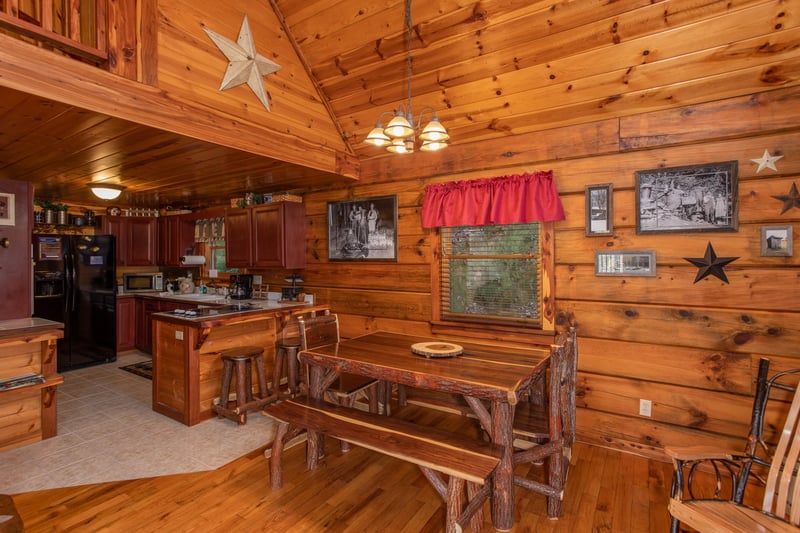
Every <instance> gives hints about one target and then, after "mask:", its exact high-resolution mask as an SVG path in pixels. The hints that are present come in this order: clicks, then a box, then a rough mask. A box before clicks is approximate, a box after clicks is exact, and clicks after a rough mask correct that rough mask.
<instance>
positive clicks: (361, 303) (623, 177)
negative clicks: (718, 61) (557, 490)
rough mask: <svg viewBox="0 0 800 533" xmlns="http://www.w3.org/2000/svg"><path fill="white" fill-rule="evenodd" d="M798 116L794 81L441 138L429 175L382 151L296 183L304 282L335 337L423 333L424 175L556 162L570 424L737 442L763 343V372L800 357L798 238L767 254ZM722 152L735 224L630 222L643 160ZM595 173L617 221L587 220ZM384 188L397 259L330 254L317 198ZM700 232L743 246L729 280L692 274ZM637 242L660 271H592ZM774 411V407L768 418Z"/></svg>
mask: <svg viewBox="0 0 800 533" xmlns="http://www.w3.org/2000/svg"><path fill="white" fill-rule="evenodd" d="M798 124H800V90H798V89H796V88H785V89H780V90H775V91H770V92H764V93H759V94H754V95H748V96H744V97H736V98H730V99H721V100H719V101H716V102H710V103H706V104H702V105H697V106H683V107H676V108H674V109H671V110H668V111H660V112H654V113H648V114H643V115H634V116H630V117H624V118H621V119H614V120H606V121H602V122H599V123H597V122H594V123H587V124H582V125H575V126H568V127H564V128H558V129H553V130H549V131H546V132H540V133H538V134H536V135H535V136H533V135H532V136H515V137H512V138H510V139H509V140H506V141H505V142H504V143H503V144H502V148H501V145H500V144H499V143H492V142H487V143H486V144H485V145H484V146H482V147H474V146H473V147H470V148H472V149H471V150H469V149H466V148H463V147H451V148H449V149H448V150H446V151H445V152H449V153H447V154H446V155H445V156H441V157H447V158H448V159H447V161H448V167H445V168H447V169H452V172H449V173H445V172H443V171H441V170H440V171H439V172H438V173H437V175H435V176H432V175H431V170H430V169H431V168H435V167H437V165H431V164H430V162H429V161H426V160H424V159H423V158H422V157H424V156H421V155H419V154H415V155H414V156H412V158H414V159H411V158H409V159H405V160H403V159H400V158H398V157H396V158H393V159H386V158H382V159H376V160H373V161H371V162H368V163H367V164H365V165H363V166H362V171H363V172H364V173H363V174H362V183H363V185H361V186H358V187H352V188H348V189H337V190H317V191H313V192H310V193H308V194H306V196H305V202H306V209H307V243H308V244H307V246H308V267H307V268H306V269H305V271H304V278H305V282H306V283H305V286H306V288H307V290H308V291H310V292H313V293H315V294H316V295H317V298H318V299H319V300H321V301H324V302H328V303H330V305H331V308H332V309H333V311H335V312H337V313H339V316H340V317H341V320H342V333H343V335H344V336H347V337H349V336H354V335H358V334H362V333H364V332H367V331H372V330H376V329H386V330H392V331H404V332H409V333H421V334H427V333H430V325H429V320H430V317H431V309H432V305H433V302H432V301H431V287H430V284H431V277H430V276H431V271H430V263H431V260H432V257H433V252H432V250H431V240H432V235H431V233H430V232H429V231H424V230H423V229H422V228H421V222H420V208H421V202H422V198H423V192H424V187H425V185H426V184H428V183H433V182H441V181H452V180H459V179H474V178H478V177H488V176H493V175H503V174H511V173H517V172H524V171H531V170H547V169H553V171H554V174H555V178H556V183H557V187H558V190H559V194H560V195H561V198H562V201H563V203H564V206H565V210H566V213H567V217H566V220H564V221H562V222H558V223H557V224H556V237H555V246H556V303H557V309H558V313H559V315H560V317H561V319H562V321H563V320H564V319H565V318H566V317H571V319H572V320H574V321H575V322H576V323H577V324H578V333H579V337H580V360H579V374H578V381H579V383H578V405H579V416H578V436H579V439H580V440H583V441H587V442H591V443H594V444H599V445H603V446H609V447H613V448H618V449H624V450H628V451H632V452H634V453H639V454H644V455H648V456H654V457H663V456H662V448H663V446H665V445H668V444H685V443H689V442H692V443H698V444H701V443H702V444H715V445H723V446H733V447H741V446H742V445H743V442H744V441H743V438H744V436H745V435H746V434H747V431H748V426H749V417H750V408H751V403H752V392H753V380H754V375H755V372H756V368H757V364H758V358H759V357H761V356H768V357H770V358H771V359H772V361H773V363H772V369H773V371H777V370H781V369H785V368H791V367H793V366H799V365H800V360H798V359H797V358H798V356H800V354H798V350H797V346H798V345H800V327H799V326H798V311H800V302H798V299H797V297H796V296H797V294H798V289H800V269H799V268H798V263H800V260H799V259H798V257H800V253H797V252H796V253H795V255H794V256H792V257H762V256H761V226H764V225H794V224H795V223H796V222H797V221H798V218H800V209H790V210H789V211H787V212H785V213H783V214H781V210H782V207H783V203H782V202H781V201H779V200H776V199H774V198H772V197H773V196H779V195H785V194H788V193H789V190H790V188H791V186H792V184H793V183H795V181H796V180H797V178H798V173H800V149H799V148H800V144H799V143H798V141H797V134H798V129H800V128H798ZM567 147H568V149H567ZM501 149H502V152H500V150H501ZM765 149H767V150H769V151H770V153H771V154H777V155H784V157H783V159H781V160H779V161H778V162H777V164H776V166H777V168H778V171H773V170H770V169H765V170H762V171H761V172H757V164H756V163H754V162H752V161H751V159H755V158H759V157H761V155H762V154H763V152H764V150H765ZM459 150H463V151H459ZM556 152H557V154H558V155H557V156H556V155H554V154H555V153H556ZM521 153H524V154H525V155H524V156H523V157H522V158H520V157H519V154H521ZM508 154H513V156H512V157H511V159H513V160H514V163H515V164H514V166H509V165H508V162H507V160H508V159H509V157H507V156H508ZM425 156H428V154H425ZM462 156H463V157H462ZM433 157H435V158H436V157H440V154H435V155H434V156H433ZM526 159H527V162H526ZM732 160H735V161H738V166H739V172H738V180H739V195H738V198H737V200H738V204H739V227H738V231H735V232H727V233H679V234H646V235H637V232H636V213H635V172H636V171H637V170H643V169H651V168H657V167H659V166H665V167H672V166H681V165H692V164H701V163H710V162H716V161H732ZM478 161H479V162H480V163H478ZM403 163H406V164H405V166H403ZM389 165H391V170H389V168H390V167H389ZM475 167H481V168H483V170H472V168H475ZM492 167H494V168H492ZM438 168H440V169H441V168H442V167H438ZM403 175H405V176H407V177H408V178H406V179H403V177H402V176H403ZM596 183H612V184H613V185H614V198H613V206H614V234H613V235H611V236H604V237H587V236H586V234H585V220H586V217H585V189H584V188H585V186H586V185H587V184H596ZM389 194H396V195H397V199H398V206H399V207H398V262H397V263H396V264H395V263H388V264H387V263H354V262H347V263H335V262H330V261H328V260H327V256H328V250H327V228H326V205H327V202H331V201H340V200H346V199H352V198H368V197H372V196H384V195H389ZM794 240H795V246H794V247H795V249H797V248H798V245H799V244H800V243H798V238H797V236H796V235H795V239H794ZM709 241H710V242H711V243H712V244H713V246H714V249H715V251H716V253H717V254H718V255H719V256H731V257H738V259H737V260H736V261H734V262H733V263H731V264H730V265H728V266H727V267H725V272H726V274H727V276H728V278H729V280H730V283H729V284H726V283H723V282H722V281H721V280H719V279H717V278H715V277H713V276H712V277H709V278H706V279H703V280H702V281H700V282H698V283H694V279H695V276H696V274H697V271H698V269H697V268H696V267H694V266H692V265H691V264H690V263H688V262H687V261H686V260H685V259H684V258H685V257H702V256H703V254H704V253H705V249H706V245H707V243H708V242H709ZM640 249H642V250H655V252H656V262H657V276H656V277H597V276H595V275H594V252H595V251H596V250H607V251H608V250H640ZM265 274H267V273H265ZM639 399H649V400H651V401H652V402H653V403H652V416H651V417H649V418H648V417H642V416H639V414H638V413H639ZM779 418H780V417H779V415H772V420H771V422H770V425H769V428H768V433H769V432H771V431H773V430H774V425H775V423H776V422H777V420H779Z"/></svg>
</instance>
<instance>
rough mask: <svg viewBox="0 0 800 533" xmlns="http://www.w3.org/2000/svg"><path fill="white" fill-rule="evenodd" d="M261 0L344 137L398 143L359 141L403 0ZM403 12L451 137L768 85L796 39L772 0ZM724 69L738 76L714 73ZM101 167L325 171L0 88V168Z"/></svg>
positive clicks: (185, 186)
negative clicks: (764, 74)
mask: <svg viewBox="0 0 800 533" xmlns="http://www.w3.org/2000/svg"><path fill="white" fill-rule="evenodd" d="M270 2H271V4H272V7H273V9H275V11H276V13H277V14H278V17H279V19H280V20H281V21H282V22H283V24H284V26H285V28H286V31H287V34H288V36H289V38H290V39H291V40H293V41H294V44H295V46H296V49H297V51H298V53H299V56H300V58H301V60H302V61H303V62H304V63H305V66H306V68H307V70H308V72H309V73H310V76H311V78H312V80H313V82H314V83H315V84H316V86H317V87H318V90H319V93H320V96H321V98H322V100H323V101H324V103H325V105H326V106H327V108H328V109H329V111H330V113H331V115H332V116H333V118H334V121H335V123H336V125H337V127H338V128H339V130H340V133H341V135H342V138H343V139H344V141H345V145H346V149H348V150H350V151H352V152H353V153H354V154H355V155H356V156H357V157H358V158H359V159H361V160H362V161H365V160H368V159H371V158H375V157H395V158H397V157H406V156H399V155H391V154H388V153H387V152H386V151H385V150H383V149H381V148H377V147H373V146H369V145H365V144H364V143H363V142H362V141H363V139H364V137H365V136H366V135H367V134H368V133H369V131H370V130H371V129H372V128H373V127H374V125H375V122H376V120H377V119H378V118H379V115H380V114H381V112H383V111H394V110H396V109H398V107H399V105H400V104H401V103H404V102H405V99H406V91H407V68H406V46H407V42H406V35H405V32H404V29H405V18H404V10H405V5H404V3H405V2H404V0H380V1H378V0H373V1H370V2H364V1H360V0H270ZM742 21H748V23H746V24H742ZM412 22H413V34H412V48H413V50H412V56H413V77H412V107H413V110H414V111H415V113H418V112H419V111H421V110H422V109H423V108H424V107H427V106H430V107H431V108H433V109H435V110H436V112H437V113H438V116H439V119H440V120H441V123H442V124H443V125H444V126H445V127H446V128H447V130H448V131H449V133H450V135H451V144H452V145H461V144H467V143H475V142H479V141H484V140H487V139H500V138H503V137H506V136H509V135H517V134H522V133H528V132H534V131H541V130H545V129H549V128H554V127H558V126H563V125H568V124H572V123H576V122H587V121H591V120H593V119H596V120H600V119H606V118H609V117H616V116H625V115H631V114H635V113H641V112H646V111H652V110H655V109H663V108H666V107H670V106H674V105H687V104H691V103H699V102H703V101H710V100H715V99H720V98H725V97H730V96H738V95H741V94H748V93H751V92H754V91H755V90H758V89H760V88H761V89H763V86H762V87H759V86H758V84H757V83H756V84H754V83H751V82H750V81H749V80H751V79H758V78H759V74H758V73H757V72H756V70H758V71H760V70H762V69H763V63H764V59H763V54H772V55H774V58H775V61H776V62H778V61H782V60H785V58H786V55H787V54H794V56H795V57H796V53H795V52H793V50H795V49H796V48H797V41H798V40H800V38H798V34H797V30H796V29H795V28H791V27H790V25H789V24H788V22H789V18H787V17H786V16H785V5H784V4H783V3H782V2H780V1H776V0H742V1H739V2H735V3H732V2H728V1H715V0H706V1H702V2H701V1H697V0H671V1H670V0H663V1H654V0H617V1H615V2H609V1H605V0H562V1H556V0H546V1H541V0H484V1H480V2H477V1H466V0H437V1H425V2H423V1H421V0H418V1H416V2H414V4H413V9H412ZM756 51H758V54H757V53H755V52H756ZM759 54H762V56H761V57H760V58H759V57H758V55H759ZM733 71H735V72H738V73H741V76H740V79H741V80H743V81H742V82H741V83H739V84H735V83H734V82H732V81H729V78H730V76H727V77H723V76H724V75H726V73H728V74H729V73H730V72H733ZM384 124H385V119H384ZM418 155H419V154H415V155H414V156H412V157H417V156H418ZM232 162H235V165H234V164H232ZM97 166H103V167H104V168H110V169H116V171H117V172H119V173H120V174H125V175H126V176H127V178H126V183H128V184H129V190H128V192H127V194H126V201H127V202H128V203H131V204H141V205H159V204H164V203H171V204H182V203H185V204H189V205H197V204H202V203H204V202H205V203H208V202H209V201H212V202H213V201H214V199H218V198H220V197H225V198H227V197H230V196H236V195H237V194H241V193H242V192H244V191H246V190H253V189H258V190H264V191H278V190H299V189H303V188H304V187H308V186H310V185H311V184H319V183H320V181H319V180H320V179H327V180H335V179H336V177H335V176H334V175H331V174H329V173H324V172H316V171H309V169H306V168H304V167H299V166H297V165H290V164H286V163H283V162H280V161H276V160H273V159H267V158H263V157H260V156H255V155H252V154H246V153H243V152H240V151H238V150H234V149H232V148H224V147H219V146H214V145H211V144H209V143H203V142H199V141H196V140H193V139H190V138H188V137H182V136H180V135H175V134H173V133H167V132H162V131H158V130H155V129H153V128H150V127H143V126H140V125H137V124H135V123H132V122H129V121H125V120H120V119H114V118H110V117H107V116H103V115H98V114H96V113H92V112H89V111H86V110H84V109H77V108H74V107H70V106H67V105H63V104H59V103H57V102H52V101H49V100H45V99H42V98H37V97H34V96H30V95H26V94H24V93H20V92H17V91H11V90H8V89H3V90H2V92H0V176H5V177H9V178H15V179H26V180H30V181H34V183H35V184H36V187H37V193H38V194H40V195H43V196H52V197H58V198H61V199H64V200H68V201H69V200H73V201H82V200H85V199H86V198H87V197H86V192H85V184H86V183H87V182H88V181H89V177H90V176H91V174H92V172H93V171H94V170H95V169H96V167H97ZM243 168H245V169H247V170H249V171H250V172H242V169H243ZM245 175H250V176H260V177H259V178H258V179H256V180H255V182H254V180H253V179H252V178H244V177H242V176H245ZM248 179H249V180H250V181H249V182H248Z"/></svg>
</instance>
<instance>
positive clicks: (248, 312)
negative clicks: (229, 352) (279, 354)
mask: <svg viewBox="0 0 800 533" xmlns="http://www.w3.org/2000/svg"><path fill="white" fill-rule="evenodd" d="M327 308H328V307H327V306H325V305H312V304H308V303H301V302H298V303H289V304H282V303H278V302H276V301H274V300H248V301H243V302H238V303H237V302H232V303H224V304H216V303H215V304H213V305H212V304H210V305H207V306H206V305H204V306H198V307H197V308H194V309H190V310H187V309H177V310H175V311H170V312H164V313H155V314H153V315H152V318H153V330H152V331H153V410H154V411H156V412H158V413H161V414H163V415H166V416H169V417H171V418H174V419H175V420H178V421H179V422H182V423H184V424H186V425H187V426H192V425H195V424H197V423H198V422H202V421H203V420H207V419H209V418H212V417H214V416H216V415H215V413H214V412H213V410H212V407H213V405H214V403H215V401H216V399H217V397H218V396H219V391H220V384H221V381H222V362H221V360H220V355H219V352H221V351H222V350H226V349H229V348H235V347H238V346H263V347H264V355H263V358H264V364H265V367H266V369H267V373H268V375H267V381H271V372H272V368H273V366H274V360H275V340H276V338H277V333H278V331H280V329H281V328H282V327H283V325H284V324H285V322H286V321H287V320H289V319H290V317H291V316H292V315H293V314H297V313H303V312H311V311H322V310H325V309H327Z"/></svg>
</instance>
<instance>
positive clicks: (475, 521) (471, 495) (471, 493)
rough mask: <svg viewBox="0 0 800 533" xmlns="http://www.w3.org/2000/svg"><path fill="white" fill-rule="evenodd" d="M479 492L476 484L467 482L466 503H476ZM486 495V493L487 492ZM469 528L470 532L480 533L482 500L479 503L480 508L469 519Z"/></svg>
mask: <svg viewBox="0 0 800 533" xmlns="http://www.w3.org/2000/svg"><path fill="white" fill-rule="evenodd" d="M480 492H481V486H480V485H478V484H477V483H474V482H472V481H467V502H468V503H472V502H473V501H476V499H477V496H478V495H479V494H480ZM487 495H488V491H487ZM484 499H485V498H484ZM469 527H470V528H472V531H480V530H481V529H482V528H483V500H481V501H480V507H478V508H477V509H476V510H475V512H474V513H472V516H470V517H469Z"/></svg>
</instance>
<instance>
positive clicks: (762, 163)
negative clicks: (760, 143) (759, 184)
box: [750, 150, 783, 174]
mask: <svg viewBox="0 0 800 533" xmlns="http://www.w3.org/2000/svg"><path fill="white" fill-rule="evenodd" d="M778 159H783V156H782V155H769V150H764V155H762V156H761V157H760V158H758V159H751V160H750V161H752V162H753V163H758V169H757V170H756V174H758V173H759V172H761V171H762V170H764V169H765V168H770V169H772V170H778V167H776V166H775V161H777V160H778Z"/></svg>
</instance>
